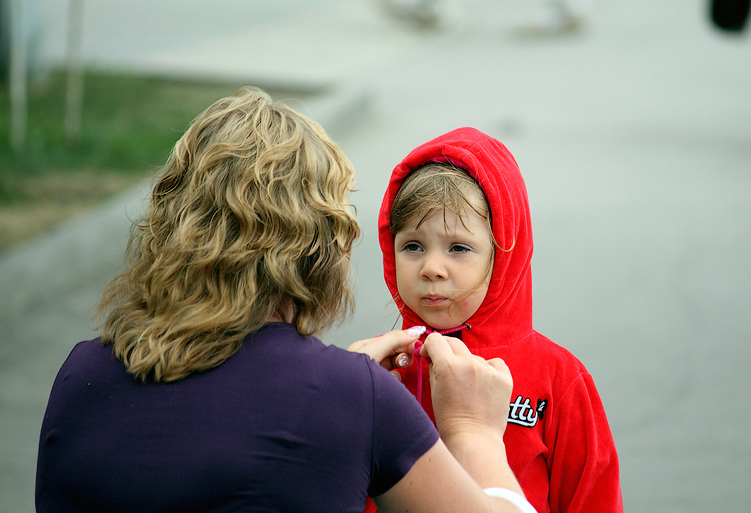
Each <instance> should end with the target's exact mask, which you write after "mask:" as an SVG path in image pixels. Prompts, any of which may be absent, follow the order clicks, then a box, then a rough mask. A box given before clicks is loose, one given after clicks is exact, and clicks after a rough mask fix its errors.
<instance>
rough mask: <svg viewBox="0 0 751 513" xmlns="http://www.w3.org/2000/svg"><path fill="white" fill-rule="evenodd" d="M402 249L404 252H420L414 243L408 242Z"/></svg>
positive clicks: (419, 248)
mask: <svg viewBox="0 0 751 513" xmlns="http://www.w3.org/2000/svg"><path fill="white" fill-rule="evenodd" d="M403 249H404V251H410V252H414V251H420V250H421V249H422V248H421V247H420V245H419V244H418V243H416V242H408V243H406V244H405V245H404V247H403Z"/></svg>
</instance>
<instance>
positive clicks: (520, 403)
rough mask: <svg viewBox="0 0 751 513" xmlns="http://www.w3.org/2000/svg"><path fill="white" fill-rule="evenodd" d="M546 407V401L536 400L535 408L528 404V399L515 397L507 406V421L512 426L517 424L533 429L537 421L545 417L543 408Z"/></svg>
mask: <svg viewBox="0 0 751 513" xmlns="http://www.w3.org/2000/svg"><path fill="white" fill-rule="evenodd" d="M547 407H548V400H547V399H538V400H537V407H536V408H534V407H532V406H531V404H530V399H529V398H528V397H527V398H523V397H522V396H520V395H518V396H516V400H515V401H514V402H513V403H511V404H510V405H509V411H508V421H509V422H511V423H512V424H519V425H520V426H525V427H534V426H535V425H536V424H537V421H538V420H542V418H543V416H544V415H545V408H547Z"/></svg>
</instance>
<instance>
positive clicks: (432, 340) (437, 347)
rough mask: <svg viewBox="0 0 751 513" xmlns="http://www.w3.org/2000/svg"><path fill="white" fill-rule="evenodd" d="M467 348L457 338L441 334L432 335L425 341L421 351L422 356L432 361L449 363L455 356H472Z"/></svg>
mask: <svg viewBox="0 0 751 513" xmlns="http://www.w3.org/2000/svg"><path fill="white" fill-rule="evenodd" d="M471 354H472V353H470V352H469V349H467V346H465V345H464V343H463V342H462V341H461V340H459V339H458V338H455V337H444V336H443V335H441V334H439V333H431V334H430V335H428V336H427V338H426V339H425V344H423V346H422V348H421V349H420V356H422V357H423V358H428V359H430V360H431V361H436V358H437V359H438V360H437V361H448V360H450V359H451V358H453V357H455V356H461V357H465V356H470V355H471Z"/></svg>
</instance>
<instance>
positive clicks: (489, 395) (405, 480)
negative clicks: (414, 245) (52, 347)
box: [36, 89, 519, 512]
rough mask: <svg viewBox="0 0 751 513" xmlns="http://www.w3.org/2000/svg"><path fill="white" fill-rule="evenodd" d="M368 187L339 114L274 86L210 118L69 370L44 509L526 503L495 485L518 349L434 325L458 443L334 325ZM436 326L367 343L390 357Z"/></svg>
mask: <svg viewBox="0 0 751 513" xmlns="http://www.w3.org/2000/svg"><path fill="white" fill-rule="evenodd" d="M352 183H353V171H352V168H351V165H350V163H349V162H348V161H347V159H346V157H345V156H344V155H343V153H342V152H341V150H340V149H339V148H338V147H337V146H336V145H335V144H334V143H333V142H332V141H331V140H330V139H329V138H328V136H327V135H326V134H325V133H324V132H323V130H322V129H321V127H320V126H318V125H317V124H316V123H314V122H312V121H311V120H309V119H307V118H305V117H303V116H300V115H299V114H297V113H295V112H293V111H291V110H289V109H288V108H286V107H284V106H281V105H274V104H272V103H271V101H270V99H269V98H268V96H266V95H265V94H264V93H262V92H260V91H254V90H250V89H244V90H242V91H240V92H239V93H238V95H237V96H235V97H230V98H224V99H222V100H219V101H217V102H216V103H215V104H213V105H212V106H211V107H209V108H208V109H207V110H206V111H205V112H204V113H202V114H201V115H199V116H198V117H197V118H196V120H195V121H194V122H193V124H192V125H191V126H190V128H189V129H188V131H187V132H186V133H185V135H184V136H183V137H182V138H181V139H180V140H179V141H178V142H177V144H176V145H175V148H174V151H173V154H172V155H171V157H170V159H169V161H168V162H167V164H166V166H165V168H164V170H163V172H162V174H161V175H160V177H159V178H158V180H157V183H156V185H155V187H154V190H153V193H152V196H151V202H150V208H149V209H148V211H147V213H146V214H145V216H144V218H143V219H142V220H141V221H140V222H137V223H135V224H134V227H133V230H132V234H131V239H130V241H129V245H128V256H129V262H128V267H127V269H126V271H125V272H124V273H123V274H122V275H120V276H118V277H117V278H115V279H114V280H113V281H112V282H111V283H110V284H109V285H108V287H107V289H106V290H105V293H104V295H103V298H102V300H101V304H100V313H101V315H102V318H103V320H104V322H103V328H102V334H101V337H100V338H99V339H96V340H93V341H87V342H81V343H80V344H78V345H77V346H76V347H75V348H74V349H73V351H72V352H71V354H70V356H69V357H68V359H67V360H66V362H65V363H64V364H63V367H62V368H61V370H60V372H59V374H58V376H57V379H56V381H55V384H54V386H53V389H52V392H51V394H50V400H49V404H48V408H47V412H46V414H45V419H44V422H43V425H42V433H41V438H40V444H39V459H38V468H37V489H36V504H37V511H107V512H116V511H139V512H148V511H159V512H165V511H180V512H185V511H238V510H249V511H302V510H304V511H327V512H328V511H362V510H363V507H364V505H365V499H366V496H367V495H368V494H370V495H372V496H374V497H376V503H377V504H378V505H379V507H380V508H381V509H382V510H383V511H397V510H404V509H405V508H408V509H410V510H411V511H421V510H425V511H452V512H454V511H457V510H464V511H471V510H475V509H480V508H484V509H488V510H492V511H516V509H514V506H512V505H511V503H510V502H508V501H507V500H498V499H494V498H491V497H489V496H488V495H487V494H483V493H482V489H481V486H482V487H503V488H511V489H513V490H515V491H517V492H518V491H519V488H518V484H517V483H516V481H515V479H514V477H513V475H512V474H511V473H510V471H509V469H508V466H507V464H506V460H505V452H504V446H503V441H502V436H503V429H504V427H505V426H504V425H500V426H499V425H496V423H497V421H495V420H493V419H496V418H503V417H505V416H503V415H499V414H498V412H497V411H495V410H496V409H497V408H498V407H497V406H496V405H501V407H502V406H503V405H507V404H508V399H509V394H510V376H509V374H508V371H507V369H506V368H505V366H504V364H503V363H502V362H500V361H493V362H490V363H488V362H485V361H482V360H479V359H477V358H474V357H472V356H471V355H469V353H468V352H467V351H466V348H465V347H463V346H462V345H461V343H458V342H456V341H451V340H447V339H444V338H443V337H440V336H438V335H436V336H431V337H429V339H428V340H427V341H426V343H425V346H424V347H423V349H421V354H422V355H423V356H426V357H429V358H431V359H432V361H433V367H432V370H431V382H432V386H433V387H434V388H433V390H434V397H435V398H436V402H438V401H440V402H441V404H440V405H438V404H437V405H436V421H437V422H438V428H439V430H440V431H441V433H442V436H443V441H441V440H439V439H438V434H437V433H436V431H435V429H434V428H433V426H432V424H431V422H430V420H429V419H428V418H427V416H426V415H425V414H424V413H423V412H422V410H421V409H420V407H419V405H417V403H416V402H415V401H414V399H413V398H412V397H411V396H410V395H409V393H408V392H407V391H406V389H404V388H403V387H402V386H401V384H400V383H399V382H398V381H397V380H394V379H393V378H392V377H391V376H390V375H389V373H388V372H386V371H385V370H384V369H383V368H382V367H380V366H378V365H377V364H376V363H375V362H374V361H372V360H371V359H370V358H368V357H367V356H364V355H363V354H358V353H355V352H346V351H343V350H341V349H338V348H336V347H327V346H325V345H323V344H322V343H321V342H320V341H319V340H317V339H316V338H314V336H313V334H316V333H321V332H322V331H324V330H325V329H327V328H328V327H330V326H331V325H332V323H334V322H336V321H338V320H341V319H342V318H343V317H344V315H345V314H346V313H347V312H348V310H349V309H350V308H351V307H352V295H351V293H350V289H349V286H348V281H349V272H350V270H349V259H350V251H351V248H352V244H353V242H354V240H355V239H356V238H357V236H358V235H359V228H358V226H357V223H356V221H355V219H354V217H353V215H352V212H351V209H350V206H349V205H348V203H347V201H348V194H349V191H350V189H351V186H352ZM416 338H417V335H414V334H412V333H410V332H407V331H398V332H392V333H390V334H387V335H386V336H384V337H378V338H376V339H371V340H366V341H361V342H359V343H357V344H355V346H354V347H353V349H354V350H359V351H360V352H364V353H367V354H368V355H370V356H372V357H373V358H374V359H376V360H377V361H379V362H383V364H384V366H386V367H388V366H389V362H390V361H391V359H390V358H389V356H390V355H393V354H394V353H399V352H409V351H411V350H412V349H413V347H414V342H415V340H416ZM447 377H450V379H447ZM449 449H450V450H451V452H453V454H454V456H455V457H456V458H455V457H452V455H451V452H449ZM462 465H463V466H464V468H462ZM465 469H466V470H465ZM478 484H479V486H478ZM489 493H493V492H489ZM499 493H501V494H505V493H507V492H499ZM512 497H516V496H512Z"/></svg>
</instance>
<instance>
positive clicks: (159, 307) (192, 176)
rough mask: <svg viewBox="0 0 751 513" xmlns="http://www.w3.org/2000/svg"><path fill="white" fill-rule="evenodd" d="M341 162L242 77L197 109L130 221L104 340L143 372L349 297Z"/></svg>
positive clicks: (349, 239)
mask: <svg viewBox="0 0 751 513" xmlns="http://www.w3.org/2000/svg"><path fill="white" fill-rule="evenodd" d="M353 180H354V173H353V169H352V166H351V164H350V162H349V160H348V159H347V158H346V156H345V155H344V153H343V152H342V151H341V149H339V148H338V147H337V145H336V144H335V143H334V142H333V141H332V140H331V139H330V138H329V137H328V136H327V135H326V133H325V132H324V131H323V129H322V128H321V127H320V126H319V125H318V124H317V123H315V122H313V121H312V120H310V119H308V118H306V117H305V116H302V115H300V114H298V113H296V112H294V111H292V110H291V109H289V108H288V107H286V106H284V105H281V104H274V103H272V101H271V98H269V96H268V95H266V94H265V93H263V92H262V91H259V90H255V89H250V88H244V89H242V90H241V91H240V92H238V93H237V95H236V96H234V97H227V98H223V99H221V100H219V101H217V102H216V103H214V104H213V105H211V106H210V107H209V108H208V109H207V110H206V111H204V112H203V113H202V114H200V115H199V116H198V117H197V118H196V119H195V120H194V122H193V123H192V124H191V126H190V127H189V128H188V130H187V132H186V133H185V135H183V136H182V137H181V138H180V140H179V141H178V142H177V143H176V145H175V148H174V150H173V152H172V155H171V156H170V158H169V160H168V162H167V164H166V165H165V167H164V168H163V171H162V173H161V175H160V176H159V177H158V179H157V183H156V185H155V187H154V190H153V193H152V196H151V201H150V205H149V209H148V211H147V212H146V214H145V215H144V217H143V218H142V219H141V220H140V221H138V222H136V223H134V225H133V227H132V229H131V237H130V241H129V243H128V251H127V257H128V268H127V269H126V271H125V272H124V273H123V274H121V275H120V276H118V277H117V278H115V279H114V280H113V281H112V282H111V283H110V284H109V285H108V286H107V288H106V289H105V292H104V294H103V296H102V299H101V301H100V303H99V315H100V318H104V319H105V320H104V323H103V329H102V341H103V342H104V343H105V344H112V345H113V348H114V353H115V355H116V356H117V357H118V358H119V359H121V360H122V361H123V362H124V363H125V365H126V367H127V369H128V371H129V372H130V373H131V374H133V375H135V376H136V377H138V378H140V379H142V380H149V379H150V380H154V381H174V380H177V379H181V378H183V377H185V376H187V375H188V374H190V373H192V372H196V371H202V370H206V369H209V368H212V367H215V366H217V365H219V364H220V363H222V362H223V361H225V360H226V359H227V358H229V357H230V356H231V355H232V354H234V353H235V352H236V351H237V350H238V349H239V347H240V346H241V344H242V341H243V339H244V337H245V336H247V335H248V334H250V333H252V332H254V331H256V330H257V329H258V328H259V327H261V325H263V324H264V322H266V320H267V319H268V318H269V317H270V316H272V315H274V314H275V313H279V312H283V311H287V310H289V308H290V307H293V308H294V311H295V314H296V316H295V319H294V324H295V326H296V328H297V330H298V332H300V333H301V334H303V335H310V334H313V333H318V332H320V331H322V330H325V329H327V328H329V327H330V326H331V325H332V324H334V323H335V322H337V321H342V320H343V319H344V318H345V317H346V315H347V314H348V313H350V312H351V310H352V308H353V297H352V292H351V290H350V283H349V282H350V265H349V261H350V252H351V249H352V244H353V242H354V241H355V239H356V238H357V237H358V236H359V234H360V229H359V227H358V225H357V222H356V220H355V218H354V215H353V213H352V212H351V206H350V205H349V204H348V203H347V202H348V195H349V192H350V190H351V187H352V185H353Z"/></svg>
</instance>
